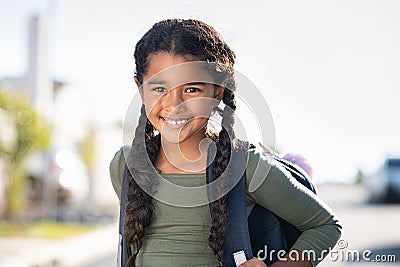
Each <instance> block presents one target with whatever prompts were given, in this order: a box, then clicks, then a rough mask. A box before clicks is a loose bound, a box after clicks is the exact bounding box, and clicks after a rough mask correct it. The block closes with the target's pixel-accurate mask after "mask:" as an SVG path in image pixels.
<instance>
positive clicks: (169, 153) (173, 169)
mask: <svg viewBox="0 0 400 267" xmlns="http://www.w3.org/2000/svg"><path fill="white" fill-rule="evenodd" d="M209 145H210V140H209V139H208V138H206V135H205V133H204V135H203V136H202V137H201V138H200V135H197V136H196V137H195V136H193V138H190V139H188V140H185V141H183V142H181V143H169V142H168V141H166V140H163V142H161V147H160V153H159V155H158V158H157V162H156V167H157V169H159V170H160V171H161V173H204V172H205V168H206V162H207V150H208V147H209Z"/></svg>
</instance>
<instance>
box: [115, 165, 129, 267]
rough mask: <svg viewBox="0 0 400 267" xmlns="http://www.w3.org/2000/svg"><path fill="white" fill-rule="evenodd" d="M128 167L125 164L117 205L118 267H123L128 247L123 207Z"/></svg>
mask: <svg viewBox="0 0 400 267" xmlns="http://www.w3.org/2000/svg"><path fill="white" fill-rule="evenodd" d="M127 174H128V167H127V166H126V164H125V168H124V175H123V176H122V189H121V200H120V206H119V245H118V262H117V266H118V267H125V266H126V262H127V261H128V247H127V244H126V242H125V239H124V228H125V218H126V213H125V207H126V204H127V202H128V177H127Z"/></svg>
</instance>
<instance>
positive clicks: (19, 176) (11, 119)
mask: <svg viewBox="0 0 400 267" xmlns="http://www.w3.org/2000/svg"><path fill="white" fill-rule="evenodd" d="M50 138H51V127H50V126H49V125H48V124H47V123H46V121H45V120H44V119H43V118H42V117H40V116H39V115H38V114H37V113H36V112H35V110H34V109H33V108H32V107H31V105H30V104H29V102H28V101H27V100H26V99H25V98H24V97H23V96H21V95H18V94H15V93H12V92H10V91H7V90H4V89H2V88H0V160H1V161H2V162H3V165H4V166H5V170H4V172H5V179H7V181H5V185H6V186H5V201H6V203H5V216H6V219H7V220H9V221H10V222H11V223H18V222H19V214H20V212H21V211H22V209H23V201H24V198H23V193H24V188H25V178H26V175H25V173H24V161H25V159H26V158H27V156H29V155H30V154H31V153H32V152H34V151H37V150H44V149H46V148H47V147H48V146H49V144H50Z"/></svg>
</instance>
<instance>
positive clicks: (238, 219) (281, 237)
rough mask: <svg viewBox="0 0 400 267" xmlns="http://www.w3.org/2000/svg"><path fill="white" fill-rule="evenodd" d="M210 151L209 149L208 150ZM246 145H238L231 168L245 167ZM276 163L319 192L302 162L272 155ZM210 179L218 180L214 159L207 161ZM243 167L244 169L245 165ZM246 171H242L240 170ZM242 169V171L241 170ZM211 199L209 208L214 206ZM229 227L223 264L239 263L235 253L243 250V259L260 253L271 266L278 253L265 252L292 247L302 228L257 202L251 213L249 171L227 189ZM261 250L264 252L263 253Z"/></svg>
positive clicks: (239, 168)
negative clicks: (247, 189)
mask: <svg viewBox="0 0 400 267" xmlns="http://www.w3.org/2000/svg"><path fill="white" fill-rule="evenodd" d="M209 153H210V152H209ZM247 153H248V150H247V149H239V150H238V151H236V152H234V154H233V155H232V161H233V162H232V165H231V166H232V171H233V172H236V173H237V172H239V171H241V170H244V169H245V167H246V163H247ZM271 157H272V160H273V161H275V163H276V164H278V165H281V166H282V167H283V168H284V169H286V170H287V171H289V172H290V173H291V175H292V176H293V177H294V178H295V179H296V180H297V181H298V182H300V183H301V184H303V185H304V186H305V187H307V188H308V189H310V190H311V191H312V192H314V193H316V190H315V188H314V186H313V184H312V183H311V182H310V177H309V175H308V174H307V173H306V172H305V171H304V170H303V169H301V168H300V167H299V166H297V165H295V164H293V163H291V162H289V161H287V160H284V159H282V158H279V157H278V156H275V155H271ZM207 166H208V167H207V170H206V172H207V183H208V184H209V183H211V182H212V181H214V180H215V176H214V174H213V172H212V163H211V162H208V164H207ZM243 168H244V169H243ZM241 172H243V171H241ZM241 172H239V173H241ZM212 205H213V204H212V203H210V209H212ZM228 214H229V227H228V232H227V234H226V235H225V238H224V254H223V259H222V262H221V263H220V264H221V266H229V267H231V266H232V267H235V266H239V264H238V263H237V262H235V257H234V254H236V253H237V252H240V251H243V254H242V257H245V258H244V259H243V258H242V259H243V260H246V259H247V260H249V259H251V258H253V256H261V257H262V258H263V260H264V262H265V264H266V265H267V266H268V265H270V264H271V263H273V262H275V261H276V260H278V258H277V257H278V254H277V253H271V254H269V253H268V254H267V255H264V254H265V253H267V252H270V251H272V250H274V251H275V252H278V251H279V250H284V251H286V252H287V251H289V249H290V248H291V247H292V246H293V244H294V243H295V242H296V240H297V239H298V237H299V236H300V231H299V230H298V229H297V228H295V227H294V226H293V225H291V224H290V223H288V222H287V221H285V220H284V219H282V218H280V217H279V216H277V215H275V214H274V213H272V212H271V211H269V210H267V209H265V208H264V207H262V206H260V205H258V204H255V206H254V208H253V209H252V211H251V213H250V214H249V216H247V208H246V172H245V171H244V173H243V175H242V177H241V179H240V180H239V182H238V183H237V184H236V185H235V187H234V188H233V189H232V190H231V191H230V192H229V193H228ZM259 252H262V253H261V254H260V253H259Z"/></svg>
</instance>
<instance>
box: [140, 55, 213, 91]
mask: <svg viewBox="0 0 400 267" xmlns="http://www.w3.org/2000/svg"><path fill="white" fill-rule="evenodd" d="M207 65H208V63H207V62H203V61H198V59H197V58H196V57H195V56H193V55H185V56H182V55H174V54H170V53H167V52H162V53H157V54H153V55H151V56H150V57H149V65H148V66H149V67H148V70H147V73H146V74H145V75H144V77H143V81H144V83H145V84H146V83H157V82H159V81H162V82H163V83H168V84H169V85H171V86H178V85H181V84H186V83H191V82H206V83H213V82H214V79H213V77H212V75H211V73H210V72H209V71H208V70H207Z"/></svg>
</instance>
